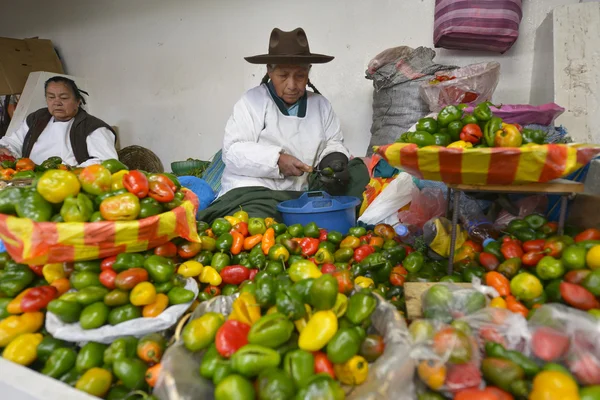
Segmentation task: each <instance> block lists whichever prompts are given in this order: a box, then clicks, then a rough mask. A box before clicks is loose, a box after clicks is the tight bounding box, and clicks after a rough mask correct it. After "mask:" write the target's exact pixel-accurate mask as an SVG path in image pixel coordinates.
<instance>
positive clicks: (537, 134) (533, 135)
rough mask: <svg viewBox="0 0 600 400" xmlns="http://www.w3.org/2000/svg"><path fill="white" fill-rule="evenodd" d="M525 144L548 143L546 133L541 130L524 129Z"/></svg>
mask: <svg viewBox="0 0 600 400" xmlns="http://www.w3.org/2000/svg"><path fill="white" fill-rule="evenodd" d="M521 135H522V136H523V144H529V143H533V144H544V143H546V132H544V131H542V130H539V129H523V131H522V132H521Z"/></svg>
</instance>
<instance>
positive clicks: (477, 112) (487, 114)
mask: <svg viewBox="0 0 600 400" xmlns="http://www.w3.org/2000/svg"><path fill="white" fill-rule="evenodd" d="M490 105H493V104H492V103H490V102H489V101H486V102H483V103H479V104H478V105H477V106H476V107H475V108H474V109H473V116H474V117H475V118H476V119H477V121H478V122H487V121H489V120H490V119H492V117H493V114H492V110H490Z"/></svg>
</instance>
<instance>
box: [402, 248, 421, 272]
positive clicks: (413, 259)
mask: <svg viewBox="0 0 600 400" xmlns="http://www.w3.org/2000/svg"><path fill="white" fill-rule="evenodd" d="M424 264H425V256H424V255H423V253H421V252H419V251H415V252H412V253H410V254H409V255H408V256H406V258H405V259H404V261H403V262H402V266H403V267H404V268H406V270H407V271H408V272H415V273H416V272H419V271H420V270H421V268H423V265H424Z"/></svg>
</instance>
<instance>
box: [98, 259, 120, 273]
mask: <svg viewBox="0 0 600 400" xmlns="http://www.w3.org/2000/svg"><path fill="white" fill-rule="evenodd" d="M115 261H117V256H110V257H106V258H104V259H102V262H100V269H101V270H102V271H105V270H107V269H110V270H112V269H113V264H114V263H115Z"/></svg>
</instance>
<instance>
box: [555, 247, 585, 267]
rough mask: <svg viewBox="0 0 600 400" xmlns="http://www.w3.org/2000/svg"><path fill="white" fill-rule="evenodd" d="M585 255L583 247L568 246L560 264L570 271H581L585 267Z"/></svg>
mask: <svg viewBox="0 0 600 400" xmlns="http://www.w3.org/2000/svg"><path fill="white" fill-rule="evenodd" d="M586 254H587V250H586V249H585V247H580V246H579V245H573V246H569V247H567V248H566V249H565V250H564V251H563V253H562V256H561V262H562V263H563V265H564V266H565V267H566V268H568V269H570V270H576V269H583V268H585V267H586V261H585V259H586Z"/></svg>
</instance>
